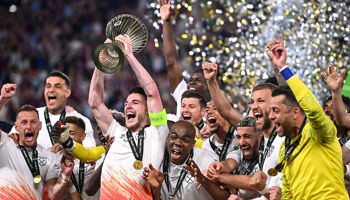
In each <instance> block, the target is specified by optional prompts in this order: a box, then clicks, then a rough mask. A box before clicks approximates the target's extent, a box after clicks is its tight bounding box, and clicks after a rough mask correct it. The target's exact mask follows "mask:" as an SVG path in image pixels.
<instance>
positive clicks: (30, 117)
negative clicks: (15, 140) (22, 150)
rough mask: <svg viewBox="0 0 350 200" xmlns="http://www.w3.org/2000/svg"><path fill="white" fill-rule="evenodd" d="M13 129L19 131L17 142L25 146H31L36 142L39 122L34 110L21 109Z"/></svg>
mask: <svg viewBox="0 0 350 200" xmlns="http://www.w3.org/2000/svg"><path fill="white" fill-rule="evenodd" d="M15 129H16V130H17V131H18V133H19V143H20V144H21V145H24V146H26V147H33V146H34V145H35V144H36V139H37V138H38V134H39V131H40V130H41V122H40V121H39V116H38V114H37V113H36V112H35V111H21V112H19V113H18V116H17V119H16V123H15Z"/></svg>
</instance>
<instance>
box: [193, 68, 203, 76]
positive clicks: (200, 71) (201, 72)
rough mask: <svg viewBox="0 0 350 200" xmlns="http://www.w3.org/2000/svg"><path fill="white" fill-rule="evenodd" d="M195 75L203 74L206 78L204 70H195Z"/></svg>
mask: <svg viewBox="0 0 350 200" xmlns="http://www.w3.org/2000/svg"><path fill="white" fill-rule="evenodd" d="M194 73H199V74H202V75H203V77H204V72H203V69H196V70H194V72H193V73H192V74H194Z"/></svg>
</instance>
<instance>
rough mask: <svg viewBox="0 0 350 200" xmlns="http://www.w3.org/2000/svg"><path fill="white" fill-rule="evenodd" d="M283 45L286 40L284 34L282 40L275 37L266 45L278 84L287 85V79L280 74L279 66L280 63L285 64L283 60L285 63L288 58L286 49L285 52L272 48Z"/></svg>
mask: <svg viewBox="0 0 350 200" xmlns="http://www.w3.org/2000/svg"><path fill="white" fill-rule="evenodd" d="M276 45H277V46H283V47H284V41H283V37H282V35H280V40H279V41H278V40H276V39H273V40H272V41H270V42H269V43H268V44H267V45H266V54H267V56H268V57H269V58H270V61H271V64H272V67H273V71H274V73H275V76H276V79H277V82H278V85H287V83H286V81H285V80H284V78H283V77H282V75H281V74H280V70H279V68H278V66H279V65H281V64H282V65H283V62H284V63H285V62H286V60H287V54H286V52H285V51H283V52H276V51H271V48H272V47H274V46H276Z"/></svg>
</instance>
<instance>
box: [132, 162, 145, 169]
mask: <svg viewBox="0 0 350 200" xmlns="http://www.w3.org/2000/svg"><path fill="white" fill-rule="evenodd" d="M133 166H134V169H136V170H141V169H142V166H143V164H142V161H141V160H135V162H134V164H133Z"/></svg>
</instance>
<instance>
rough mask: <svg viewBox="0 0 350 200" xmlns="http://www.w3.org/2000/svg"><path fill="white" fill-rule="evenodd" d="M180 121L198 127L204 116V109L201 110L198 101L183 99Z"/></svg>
mask: <svg viewBox="0 0 350 200" xmlns="http://www.w3.org/2000/svg"><path fill="white" fill-rule="evenodd" d="M180 113H181V117H180V118H181V119H183V120H185V121H188V122H191V123H192V124H193V125H195V126H196V125H198V124H199V123H200V122H201V120H202V117H203V116H204V115H205V109H204V108H201V106H200V103H199V99H197V98H183V99H182V101H181V109H180Z"/></svg>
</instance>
